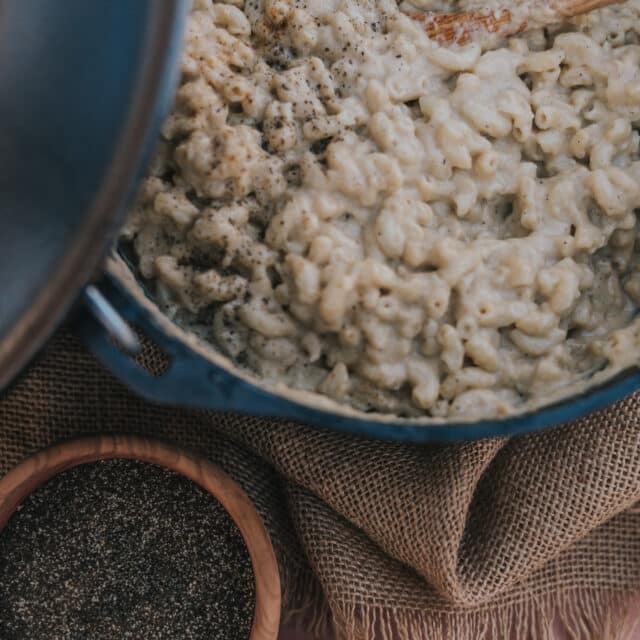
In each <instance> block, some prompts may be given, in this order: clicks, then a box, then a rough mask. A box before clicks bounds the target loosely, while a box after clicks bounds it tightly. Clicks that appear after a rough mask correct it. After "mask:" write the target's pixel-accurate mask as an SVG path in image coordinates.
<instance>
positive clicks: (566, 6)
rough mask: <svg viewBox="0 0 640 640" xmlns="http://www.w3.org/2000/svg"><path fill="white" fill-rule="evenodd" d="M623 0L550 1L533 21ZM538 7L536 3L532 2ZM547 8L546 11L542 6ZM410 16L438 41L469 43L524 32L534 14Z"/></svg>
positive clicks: (545, 21)
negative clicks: (487, 35) (483, 37)
mask: <svg viewBox="0 0 640 640" xmlns="http://www.w3.org/2000/svg"><path fill="white" fill-rule="evenodd" d="M622 1H623V0H551V2H546V3H545V5H546V6H544V5H543V6H542V7H538V10H539V12H540V14H541V15H540V16H536V20H535V22H534V24H535V25H536V26H544V25H545V24H552V23H554V22H557V21H558V20H559V19H562V18H572V17H574V16H579V15H582V14H584V13H588V12H589V11H593V10H594V9H601V8H602V7H607V6H609V5H611V4H619V3H620V2H622ZM532 8H535V4H534V5H532ZM541 8H542V9H544V12H542V11H540V9H541ZM408 15H409V16H410V17H411V18H413V19H414V20H416V21H418V22H422V23H424V26H425V29H426V31H427V33H428V34H429V37H430V38H431V39H432V40H435V41H436V42H438V43H439V44H442V45H447V44H466V43H467V42H469V40H471V38H472V36H473V35H474V34H477V33H482V32H485V33H495V34H497V35H500V36H503V37H508V36H514V35H517V34H519V33H522V32H523V31H525V30H526V29H527V28H528V27H529V26H530V23H531V16H529V17H525V18H521V19H516V20H514V19H513V13H512V11H511V10H510V9H497V10H495V11H488V10H479V11H467V12H463V13H432V12H422V11H412V12H410V13H408Z"/></svg>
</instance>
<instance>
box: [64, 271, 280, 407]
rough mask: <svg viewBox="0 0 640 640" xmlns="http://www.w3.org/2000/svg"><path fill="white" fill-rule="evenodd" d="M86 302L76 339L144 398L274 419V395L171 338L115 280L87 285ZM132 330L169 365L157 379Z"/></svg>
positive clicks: (78, 319)
mask: <svg viewBox="0 0 640 640" xmlns="http://www.w3.org/2000/svg"><path fill="white" fill-rule="evenodd" d="M83 302H84V304H83V305H81V308H80V309H79V311H78V313H77V315H76V317H75V322H74V329H75V332H76V334H77V335H78V336H79V337H80V338H81V339H82V340H83V341H84V343H85V344H86V345H87V346H88V348H89V349H90V351H91V352H92V353H93V354H94V356H95V357H96V358H98V360H100V362H101V363H102V364H103V365H104V366H105V367H106V368H107V369H109V370H110V371H111V372H112V373H113V374H114V375H115V376H116V377H117V378H119V379H120V380H121V381H122V382H124V383H125V384H126V385H127V386H128V387H129V388H130V389H132V390H133V391H135V392H136V393H138V394H139V395H140V396H142V397H144V398H146V399H147V400H151V401H153V402H157V403H162V404H170V405H178V406H188V407H194V408H196V407H197V408H206V409H215V410H230V411H244V412H247V411H248V410H249V411H250V412H251V413H253V414H262V415H265V414H271V413H273V396H272V395H271V394H269V393H267V392H265V391H262V390H261V389H259V388H256V387H252V386H250V385H249V384H247V383H246V382H244V381H243V380H241V379H239V378H237V377H235V376H232V375H231V374H230V373H228V372H227V371H225V370H224V369H222V368H220V367H218V366H216V365H215V364H213V363H212V362H209V361H208V360H207V359H206V358H204V357H202V356H201V355H199V354H197V353H195V352H194V351H193V350H191V349H190V348H189V347H188V346H187V345H186V344H183V343H182V342H180V341H179V340H178V339H176V338H174V337H172V336H170V335H167V333H165V332H164V331H163V330H162V329H161V328H160V327H158V326H157V325H156V323H155V322H154V320H153V318H152V316H151V314H150V312H149V311H148V310H147V309H145V308H144V307H143V306H142V305H139V304H137V303H136V302H135V301H134V300H133V299H131V298H130V297H129V295H128V294H127V293H126V292H125V291H123V289H122V288H121V287H120V285H118V284H117V282H116V281H115V279H114V278H113V277H112V276H110V275H107V276H105V278H104V279H103V280H101V281H100V282H99V283H98V284H97V285H95V284H94V285H89V286H88V287H87V288H86V290H85V292H84V299H83ZM131 327H136V328H139V329H140V330H141V331H142V332H143V333H144V335H146V336H147V337H148V338H149V339H150V340H151V341H153V342H154V343H155V344H156V345H157V346H158V347H159V348H160V349H161V350H162V352H163V353H164V355H165V356H166V359H167V365H166V367H165V368H164V371H162V372H161V373H160V374H159V375H153V374H152V373H150V372H149V371H148V370H147V369H145V368H143V367H142V366H140V364H138V362H137V361H136V355H137V354H138V353H139V352H140V350H141V345H140V341H139V339H138V336H137V335H136V333H135V332H134V331H133V329H132V328H131Z"/></svg>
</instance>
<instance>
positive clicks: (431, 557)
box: [0, 332, 640, 640]
mask: <svg viewBox="0 0 640 640" xmlns="http://www.w3.org/2000/svg"><path fill="white" fill-rule="evenodd" d="M153 358H154V354H153V353H150V354H147V361H148V362H152V361H153ZM639 408H640V397H639V396H636V397H632V398H630V399H627V400H626V401H624V402H622V403H620V404H618V405H616V406H615V407H613V408H611V409H609V410H607V411H605V412H602V413H600V414H596V415H594V416H591V417H589V418H587V419H585V420H582V421H579V422H577V423H575V424H571V425H567V426H564V427H561V428H557V429H554V430H551V431H547V432H545V433H542V434H536V435H532V436H526V437H521V438H514V439H511V440H489V441H484V442H479V443H472V444H461V445H451V446H420V447H419V446H414V445H402V444H389V443H381V442H370V441H366V440H362V439H358V438H353V437H350V436H344V435H340V434H336V433H331V432H328V431H327V432H324V431H319V430H315V429H311V428H309V427H305V426H301V425H297V424H293V423H290V422H284V421H269V420H264V419H257V418H243V417H239V416H235V415H227V414H207V413H203V412H193V411H185V410H178V409H169V408H160V407H155V406H151V405H148V404H146V403H144V402H143V401H141V400H140V399H138V398H136V397H134V396H133V395H132V394H131V393H130V392H129V391H127V390H126V389H125V388H123V387H122V385H120V384H119V383H118V382H117V381H115V380H114V379H113V378H112V377H111V376H110V375H109V374H107V373H106V372H104V371H103V370H102V369H101V367H100V366H99V365H98V364H97V363H96V362H95V361H94V360H93V359H92V358H91V356H89V355H88V354H87V353H86V352H85V350H84V349H83V347H82V346H81V345H79V344H78V343H77V342H76V341H75V340H74V339H73V338H71V337H70V336H69V335H68V334H67V333H64V332H63V333H62V334H61V335H59V336H58V337H57V338H56V339H54V341H53V342H52V343H51V345H50V346H49V347H48V348H47V350H46V351H45V353H44V354H43V356H42V357H41V358H40V359H39V360H38V362H37V363H36V364H35V366H34V367H33V368H32V369H31V370H30V372H29V373H28V374H27V375H25V376H24V377H23V378H22V379H21V380H20V381H19V382H18V383H17V384H16V386H15V387H14V388H13V389H12V390H11V391H10V392H9V393H8V394H7V395H6V397H5V398H4V399H3V400H2V401H1V402H0V472H2V473H4V472H6V471H7V470H8V469H9V468H10V467H11V466H12V465H14V464H15V463H17V462H18V461H19V460H20V459H22V458H23V457H24V456H26V455H28V454H30V453H32V452H34V451H36V450H37V449H39V448H41V447H44V446H46V445H48V444H50V443H51V442H53V441H55V440H58V439H60V438H63V437H69V436H71V435H75V434H78V433H87V432H96V431H126V432H136V433H141V434H153V435H156V436H160V437H164V438H166V439H169V440H172V441H175V442H178V443H180V444H182V445H183V446H188V447H191V448H193V449H195V450H197V451H199V452H201V453H202V454H204V455H206V456H208V457H209V458H210V459H212V460H214V461H216V462H218V463H219V464H221V465H222V466H223V467H225V468H226V469H227V470H228V471H229V472H230V473H231V474H232V475H234V476H235V477H236V478H237V479H238V480H239V481H240V482H241V484H242V485H243V486H244V487H245V489H246V490H247V491H248V493H249V494H250V496H251V497H252V498H253V500H254V501H255V502H256V504H257V506H258V508H259V510H260V512H261V514H262V515H263V517H264V518H265V521H266V523H267V526H268V527H269V530H270V532H271V535H272V538H273V541H274V544H275V547H276V550H277V553H278V558H279V561H280V565H281V570H282V574H283V582H284V587H285V596H286V602H287V608H288V609H289V610H292V609H294V608H306V607H309V608H310V610H311V611H313V612H314V615H312V618H314V619H315V621H316V622H318V621H321V615H322V613H323V612H326V610H327V609H326V607H327V606H328V607H329V608H330V610H331V612H332V614H333V621H334V624H335V625H336V627H337V629H336V631H337V632H338V633H339V634H343V635H345V636H346V637H348V638H350V639H351V638H366V639H367V640H369V639H372V638H374V637H377V636H379V637H383V638H394V637H397V638H403V639H404V638H410V639H411V640H421V639H422V638H424V639H425V640H426V639H429V640H432V639H434V638H435V639H437V638H447V639H453V640H463V639H464V638H473V639H475V638H481V637H484V636H486V637H492V638H497V637H501V636H505V637H506V636H508V635H509V634H510V635H511V637H517V638H526V637H529V636H530V637H536V638H538V637H540V638H543V637H545V636H546V634H547V631H548V627H549V620H550V618H551V616H552V615H553V614H555V613H559V615H560V618H561V619H562V621H563V623H564V624H565V626H566V627H567V629H568V630H569V631H571V632H572V633H573V634H574V635H575V637H578V638H581V637H594V638H603V637H605V635H611V636H612V637H615V636H618V637H624V632H625V630H624V629H623V628H622V626H621V622H620V620H621V617H620V616H621V613H622V609H623V607H624V604H625V602H626V600H627V598H628V597H629V596H630V595H631V594H633V592H634V591H640V508H638V506H637V505H638V503H639V501H640V419H639V415H640V413H639V412H638V409H639ZM310 569H311V570H312V571H310ZM630 622H633V621H632V620H630Z"/></svg>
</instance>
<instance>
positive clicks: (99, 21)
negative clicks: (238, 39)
mask: <svg viewBox="0 0 640 640" xmlns="http://www.w3.org/2000/svg"><path fill="white" fill-rule="evenodd" d="M189 4H190V3H189V2H188V0H136V1H135V2H131V0H93V1H92V2H87V1H86V0H65V2H64V3H60V2H59V1H58V0H42V1H40V2H25V1H24V0H3V1H2V2H1V3H0V388H3V387H4V386H6V385H7V383H8V382H9V381H10V380H11V379H12V378H13V377H14V376H15V374H16V373H17V372H18V371H19V370H20V369H21V368H22V367H23V366H24V364H25V363H26V362H27V361H28V359H29V358H30V357H31V356H32V355H33V354H34V353H35V352H36V350H37V349H38V348H39V347H40V346H41V345H42V344H43V343H44V341H45V340H46V339H47V338H48V336H49V335H50V334H51V332H52V331H53V330H54V329H55V327H56V326H57V325H58V323H59V322H60V321H61V320H62V318H63V317H64V315H65V313H66V311H67V310H68V309H69V306H70V305H71V303H72V302H73V301H74V299H75V298H76V297H77V295H78V293H79V291H80V290H81V288H82V287H83V285H84V284H85V283H86V282H87V281H88V279H89V278H90V277H91V274H92V273H93V271H94V270H95V269H96V268H97V266H98V265H99V263H100V261H101V259H102V258H103V256H104V253H105V251H106V250H107V247H108V245H109V242H110V240H112V238H113V236H114V234H115V233H116V231H117V228H118V225H119V223H120V222H121V217H122V213H123V211H124V208H125V204H126V202H127V199H128V197H129V196H130V195H131V194H132V192H133V189H134V185H135V178H136V176H137V175H138V174H139V173H140V170H141V168H142V166H143V161H144V159H145V157H146V155H147V153H148V152H149V151H150V149H151V148H152V146H153V142H154V140H155V138H156V134H157V130H158V128H159V125H160V123H161V120H162V116H163V115H164V113H165V111H166V108H167V107H168V106H169V104H170V102H171V99H172V96H173V88H174V82H173V81H174V79H175V75H176V74H175V73H174V72H175V71H176V69H177V68H178V61H179V54H180V44H181V35H182V31H183V23H184V18H185V16H186V13H187V10H188V7H189Z"/></svg>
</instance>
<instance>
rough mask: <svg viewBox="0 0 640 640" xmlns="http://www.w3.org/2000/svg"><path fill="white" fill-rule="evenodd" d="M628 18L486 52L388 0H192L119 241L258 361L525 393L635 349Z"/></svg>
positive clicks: (635, 51)
mask: <svg viewBox="0 0 640 640" xmlns="http://www.w3.org/2000/svg"><path fill="white" fill-rule="evenodd" d="M468 4H469V3H467V2H465V1H464V0H462V2H459V3H456V2H448V3H447V2H441V1H440V0H438V1H437V2H434V1H431V0H420V1H416V2H414V3H413V7H414V8H425V9H426V8H431V9H433V8H435V9H449V10H453V9H461V8H465V7H466V6H467V5H468ZM403 7H404V5H403ZM639 33H640V1H638V0H633V1H630V2H627V3H625V4H624V5H622V6H619V7H616V8H611V9H606V10H602V11H599V12H594V13H592V14H589V15H588V16H585V17H582V18H580V19H575V20H573V21H571V22H567V23H564V24H561V25H558V26H557V27H553V28H550V29H547V30H545V31H543V30H533V31H531V32H529V33H527V34H526V35H524V36H522V37H520V38H517V39H511V40H510V41H507V42H497V43H495V46H493V47H489V48H485V49H483V48H482V47H481V46H480V45H479V44H478V43H471V44H469V45H467V46H465V47H461V48H456V47H451V48H439V47H438V46H436V45H435V44H434V43H433V42H431V41H430V40H429V39H428V38H427V36H426V35H425V33H424V32H423V30H422V29H421V28H420V26H419V25H417V24H415V23H414V22H412V21H411V20H410V19H409V18H408V17H406V16H405V15H404V14H403V13H402V12H401V10H400V8H399V7H398V4H397V3H396V1H395V0H307V1H306V2H298V1H295V0H233V1H230V2H213V1H211V0H197V1H196V2H195V6H194V10H193V13H192V15H191V17H190V20H189V27H188V35H187V44H186V50H185V53H184V59H183V68H182V83H181V86H180V89H179V91H178V96H177V101H176V105H175V108H174V111H173V114H172V115H171V116H170V117H169V118H168V120H167V121H166V123H165V125H164V128H163V131H162V140H161V143H160V147H159V150H158V153H157V156H156V158H155V161H154V164H153V167H152V170H151V174H150V176H149V177H148V178H147V179H146V181H145V183H144V185H143V187H142V189H141V191H140V194H139V197H138V201H137V204H136V206H135V209H134V211H133V212H132V215H131V217H130V219H129V222H128V224H127V226H126V228H125V230H124V231H123V237H124V240H125V241H127V242H129V243H130V245H131V247H132V250H133V252H134V254H135V257H136V261H137V266H138V269H139V271H140V274H141V275H142V276H143V277H144V278H145V279H148V280H149V281H152V282H153V283H155V287H156V293H157V297H158V299H159V300H160V301H161V303H162V305H163V308H164V309H165V311H166V312H167V313H168V314H169V315H170V316H171V317H173V318H174V319H175V320H176V321H177V322H179V323H180V324H182V325H185V326H188V327H189V328H191V329H193V330H194V331H196V332H198V333H199V334H200V335H202V336H203V337H204V338H206V339H208V340H211V341H212V342H213V343H214V344H216V345H217V346H218V348H219V349H221V350H222V351H223V352H224V353H226V354H227V355H228V356H229V357H231V358H232V359H233V360H234V361H235V362H236V363H238V364H240V365H242V366H245V367H248V368H249V369H251V370H252V371H254V372H255V373H257V374H258V375H259V376H261V377H262V378H264V379H265V380H267V381H270V382H284V383H285V384H287V385H288V386H291V387H296V388H300V389H304V390H307V391H312V392H318V393H321V394H325V395H328V396H330V397H332V398H334V399H335V400H336V401H339V402H343V403H348V404H350V405H352V406H354V407H356V408H358V409H361V410H366V411H377V412H383V413H393V414H397V415H403V416H425V415H426V416H432V417H439V418H446V419H451V420H455V419H469V418H483V417H495V416H505V415H508V414H511V413H514V412H517V411H520V410H521V409H522V407H524V406H526V403H527V402H529V401H530V400H531V399H532V398H541V397H545V395H546V394H548V393H549V392H550V391H551V390H555V389H558V388H560V387H562V386H563V385H569V384H571V383H573V382H575V381H576V380H578V379H580V378H584V377H586V376H589V375H590V374H592V373H593V372H595V371H598V370H601V369H603V368H604V367H606V366H614V365H616V364H619V365H621V363H622V364H628V363H629V362H630V361H631V360H630V358H632V357H633V358H637V356H638V354H639V353H640V340H639V338H638V334H639V331H638V327H637V326H636V323H635V320H634V315H635V313H636V309H637V308H638V306H639V305H640V260H639V259H638V255H639V253H638V252H636V251H635V247H636V244H637V220H636V210H637V208H638V207H640V152H639V148H640V136H639V134H638V130H637V123H638V122H640V35H639Z"/></svg>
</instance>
